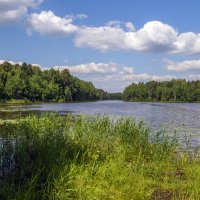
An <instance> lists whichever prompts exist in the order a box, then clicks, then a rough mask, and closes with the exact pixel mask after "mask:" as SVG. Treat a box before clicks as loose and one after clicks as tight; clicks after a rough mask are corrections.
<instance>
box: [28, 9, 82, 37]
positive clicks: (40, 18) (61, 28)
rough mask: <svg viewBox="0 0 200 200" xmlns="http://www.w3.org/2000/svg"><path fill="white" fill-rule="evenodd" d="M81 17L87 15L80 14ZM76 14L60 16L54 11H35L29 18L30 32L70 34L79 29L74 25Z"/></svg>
mask: <svg viewBox="0 0 200 200" xmlns="http://www.w3.org/2000/svg"><path fill="white" fill-rule="evenodd" d="M79 16H80V17H79V18H83V17H85V15H79ZM74 19H75V17H74V16H66V17H63V18H61V17H58V16H56V15H55V14H54V13H53V12H52V11H42V12H41V13H33V14H31V15H30V17H29V18H28V20H27V23H28V29H27V30H28V33H29V34H31V33H32V32H33V31H34V32H39V33H40V34H42V35H68V34H70V33H74V32H76V31H77V30H78V27H77V26H75V25H73V24H72V23H73V20H74Z"/></svg>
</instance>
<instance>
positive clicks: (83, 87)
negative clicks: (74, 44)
mask: <svg viewBox="0 0 200 200" xmlns="http://www.w3.org/2000/svg"><path fill="white" fill-rule="evenodd" d="M109 95H110V94H109V93H107V92H105V91H104V90H101V89H97V88H95V86H94V85H93V84H92V83H91V82H86V81H83V80H80V79H78V78H76V77H73V76H72V75H71V74H70V73H69V71H68V70H67V69H64V70H62V71H59V70H54V69H48V70H41V69H40V68H39V67H37V66H32V65H27V64H26V63H23V64H22V65H19V64H15V65H13V64H10V63H8V62H4V63H3V64H0V101H2V100H9V99H16V100H18V99H22V100H23V99H25V100H30V101H51V102H69V101H91V100H104V99H110V98H111V99H113V98H115V96H114V95H111V96H109ZM117 98H118V95H117Z"/></svg>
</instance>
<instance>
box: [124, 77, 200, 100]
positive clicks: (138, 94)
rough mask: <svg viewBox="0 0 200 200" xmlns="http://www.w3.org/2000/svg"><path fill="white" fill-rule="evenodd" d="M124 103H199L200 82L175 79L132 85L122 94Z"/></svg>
mask: <svg viewBox="0 0 200 200" xmlns="http://www.w3.org/2000/svg"><path fill="white" fill-rule="evenodd" d="M123 99H124V100H125V101H170V102H198V101H200V81H199V80H197V81H186V80H184V79H177V80H171V81H163V82H157V81H149V82H147V83H143V82H140V83H138V84H136V83H132V84H131V85H129V86H128V87H126V88H125V90H124V92H123Z"/></svg>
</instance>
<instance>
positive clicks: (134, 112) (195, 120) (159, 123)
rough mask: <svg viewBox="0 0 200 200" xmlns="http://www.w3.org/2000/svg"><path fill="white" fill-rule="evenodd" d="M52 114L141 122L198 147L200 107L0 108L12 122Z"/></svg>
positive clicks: (131, 104) (108, 104)
mask: <svg viewBox="0 0 200 200" xmlns="http://www.w3.org/2000/svg"><path fill="white" fill-rule="evenodd" d="M44 111H54V112H58V113H59V114H61V115H65V114H66V113H68V112H71V113H73V114H86V115H94V114H102V115H109V116H111V117H113V118H117V117H120V116H132V117H135V118H136V119H137V120H144V121H145V122H146V123H147V124H148V125H149V127H150V128H152V129H155V130H157V129H162V128H165V129H166V131H167V132H168V134H173V132H174V130H176V132H177V134H178V135H181V137H182V138H184V137H183V136H184V135H187V136H189V135H191V137H192V142H193V144H200V103H199V104H198V103H138V102H137V103H136V102H122V101H99V102H86V103H43V104H29V105H18V106H13V105H7V104H5V105H0V118H1V119H13V118H15V117H18V116H21V117H24V116H27V115H30V114H37V115H40V114H41V113H42V112H44Z"/></svg>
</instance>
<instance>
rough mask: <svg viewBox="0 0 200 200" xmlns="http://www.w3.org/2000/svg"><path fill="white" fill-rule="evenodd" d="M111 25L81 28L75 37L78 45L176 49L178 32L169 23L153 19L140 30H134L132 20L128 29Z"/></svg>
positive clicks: (102, 48) (151, 49)
mask: <svg viewBox="0 0 200 200" xmlns="http://www.w3.org/2000/svg"><path fill="white" fill-rule="evenodd" d="M118 24H119V23H118ZM109 25H110V24H107V26H100V27H83V28H81V29H80V30H79V32H78V34H77V36H76V39H75V44H76V46H78V47H92V48H95V49H99V50H102V51H107V50H130V51H131V50H132V51H170V50H172V49H175V44H174V43H175V41H176V39H177V32H176V31H175V30H174V29H173V27H171V26H169V25H168V24H164V23H162V22H159V21H151V22H147V23H146V24H145V25H144V26H143V27H142V28H141V29H139V30H138V31H134V30H135V28H134V26H133V24H132V23H130V22H128V23H126V24H125V27H126V28H128V29H129V30H128V31H125V30H124V28H123V27H121V26H113V25H112V26H109Z"/></svg>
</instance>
